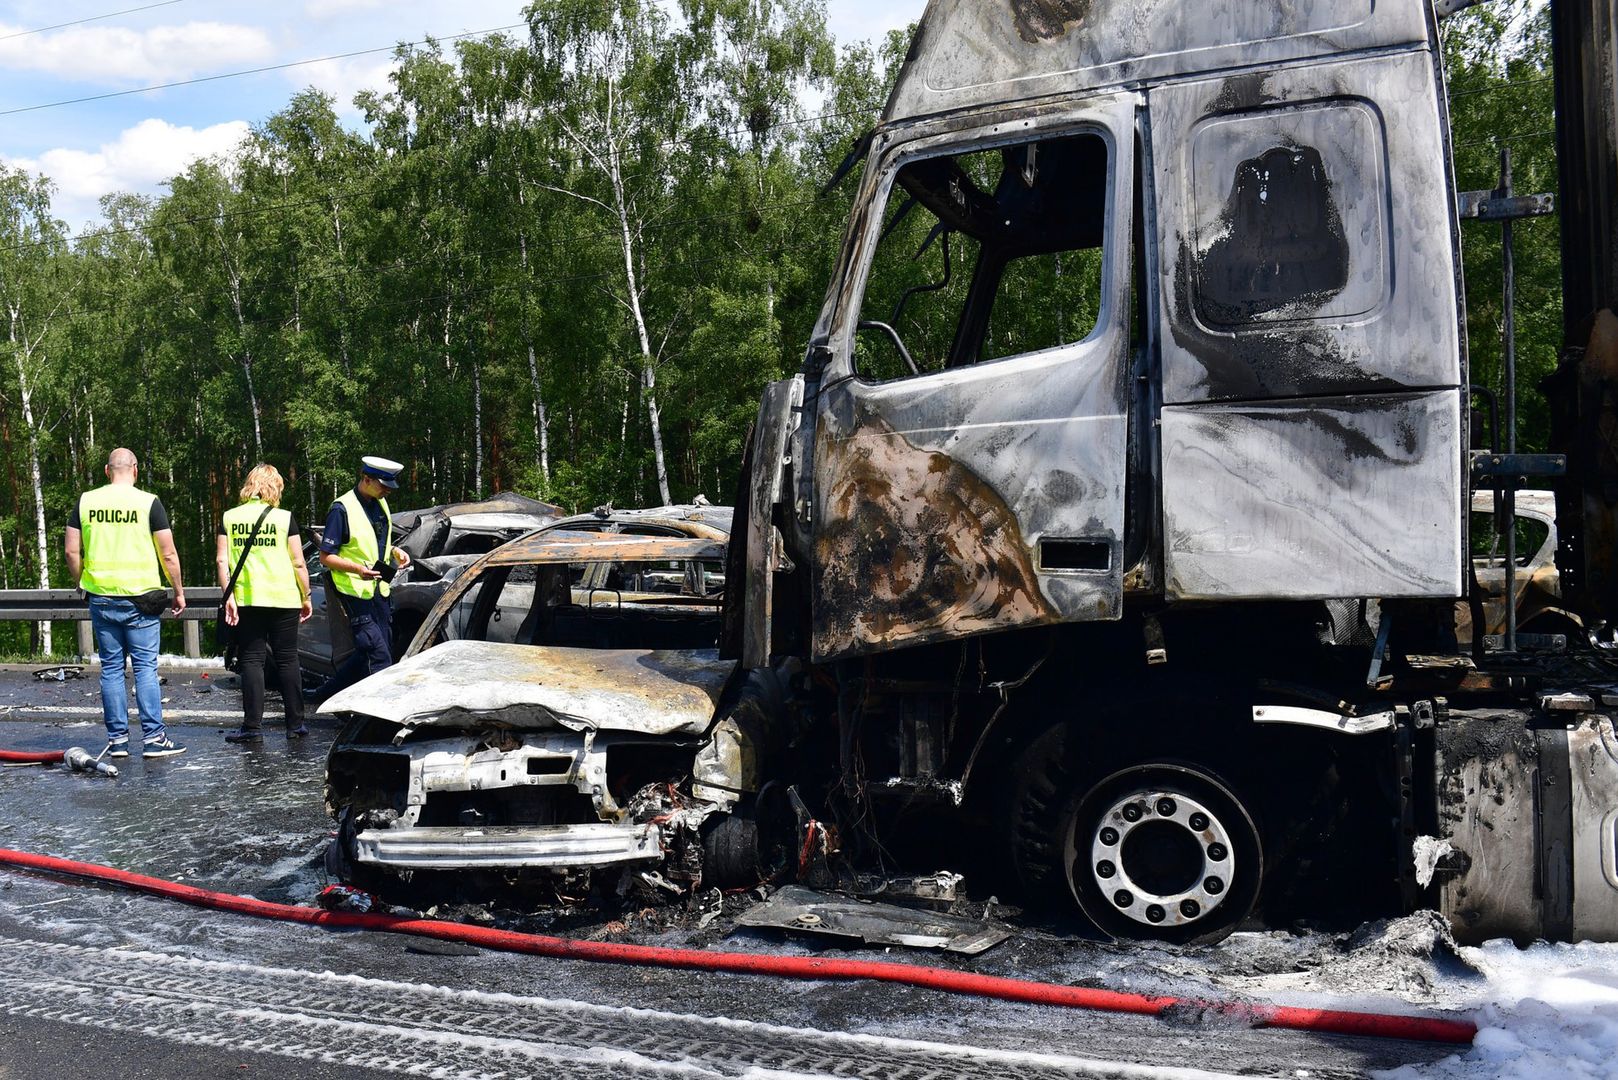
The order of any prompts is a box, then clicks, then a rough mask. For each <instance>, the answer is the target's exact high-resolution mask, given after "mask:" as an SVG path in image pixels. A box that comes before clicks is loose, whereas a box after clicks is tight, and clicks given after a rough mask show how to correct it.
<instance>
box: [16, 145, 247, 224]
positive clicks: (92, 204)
mask: <svg viewBox="0 0 1618 1080" xmlns="http://www.w3.org/2000/svg"><path fill="white" fill-rule="evenodd" d="M248 130H249V129H248V125H247V122H246V121H245V120H232V121H229V122H228V123H223V124H215V125H213V126H212V127H205V128H200V129H199V128H191V127H179V126H176V125H174V124H170V123H169V122H168V121H166V120H158V119H150V120H142V121H141V122H140V123H138V124H136V125H135V126H134V127H132V128H128V129H127V130H125V131H123V132H122V133H120V134H119V136H118V138H117V140H116V141H114V142H110V143H104V144H102V146H101V147H100V149H98V150H93V151H90V150H72V149H67V148H57V149H52V150H47V151H45V152H44V153H42V154H40V155H39V156H38V157H37V158H25V159H17V160H14V161H13V162H12V163H11V164H13V165H14V166H16V167H18V168H22V169H26V170H28V171H29V172H39V173H44V174H45V175H46V176H48V177H50V178H51V179H52V180H53V181H55V182H56V187H57V196H56V202H55V211H56V216H57V217H59V218H62V219H63V220H64V221H66V222H67V223H68V224H69V226H71V227H74V228H77V227H78V226H79V225H81V224H82V223H83V222H85V221H87V220H90V219H92V218H95V217H97V216H98V214H99V207H98V206H97V203H98V201H99V200H100V198H101V196H103V195H106V194H109V193H111V192H114V191H136V192H142V193H147V194H151V193H154V192H156V191H157V189H158V187H159V186H160V185H161V184H162V183H163V181H165V180H168V179H169V178H170V177H173V176H174V175H176V174H178V173H181V172H184V171H185V169H186V167H187V166H189V165H190V164H191V162H193V161H195V160H196V159H197V158H203V157H225V158H229V157H231V156H233V155H234V154H235V152H236V150H237V148H238V147H239V146H240V145H241V142H242V140H243V139H244V138H245V137H246V136H247V134H248Z"/></svg>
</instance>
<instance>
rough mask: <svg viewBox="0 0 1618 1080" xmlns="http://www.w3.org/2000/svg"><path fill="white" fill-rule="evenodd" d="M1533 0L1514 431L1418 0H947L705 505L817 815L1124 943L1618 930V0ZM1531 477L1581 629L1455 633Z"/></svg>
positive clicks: (1426, 19)
mask: <svg viewBox="0 0 1618 1080" xmlns="http://www.w3.org/2000/svg"><path fill="white" fill-rule="evenodd" d="M1556 3H1557V4H1558V5H1560V6H1559V7H1558V8H1557V10H1556V12H1555V16H1554V17H1555V19H1556V21H1557V35H1558V42H1557V47H1558V82H1559V85H1558V95H1559V102H1560V106H1561V107H1560V109H1559V113H1560V124H1559V126H1560V127H1561V129H1562V130H1561V136H1562V147H1561V150H1562V159H1563V172H1564V176H1563V191H1562V193H1561V195H1562V202H1563V206H1564V228H1565V230H1566V232H1567V234H1568V243H1569V245H1570V253H1569V258H1568V268H1569V269H1568V273H1569V275H1570V278H1577V279H1578V287H1577V291H1576V289H1575V287H1574V286H1573V285H1571V284H1570V286H1569V289H1568V303H1569V312H1568V315H1569V326H1570V333H1569V338H1568V349H1567V352H1566V356H1565V359H1564V371H1563V373H1562V374H1561V375H1560V376H1559V382H1558V389H1556V390H1555V391H1554V395H1555V398H1556V401H1555V408H1556V411H1557V414H1558V432H1559V434H1558V438H1559V439H1561V440H1562V441H1563V442H1564V443H1565V444H1566V445H1565V446H1564V447H1559V448H1558V449H1563V450H1565V451H1566V453H1565V454H1562V455H1524V454H1517V453H1515V452H1514V451H1515V449H1516V447H1515V442H1514V437H1513V436H1512V433H1511V432H1510V431H1501V430H1480V428H1482V427H1485V426H1486V425H1478V424H1475V423H1474V420H1473V409H1472V405H1471V400H1472V397H1473V391H1472V388H1471V387H1470V385H1469V378H1468V368H1467V352H1466V347H1467V342H1466V332H1465V319H1464V303H1463V282H1462V280H1461V269H1460V267H1461V260H1460V245H1461V226H1460V221H1461V217H1462V215H1463V213H1466V214H1471V215H1473V216H1477V215H1479V214H1482V215H1483V216H1489V215H1490V213H1491V212H1492V213H1493V214H1494V216H1496V217H1498V218H1507V217H1509V216H1510V215H1511V213H1512V209H1513V200H1510V199H1504V198H1500V199H1491V198H1481V199H1479V198H1474V199H1470V200H1462V199H1461V198H1460V197H1459V196H1458V194H1457V191H1456V184H1455V177H1454V173H1453V169H1452V162H1451V153H1450V139H1449V129H1448V117H1447V104H1446V93H1445V88H1444V74H1443V69H1442V65H1441V57H1440V48H1439V37H1438V32H1439V31H1438V16H1437V15H1436V14H1435V12H1434V10H1433V7H1432V5H1431V3H1430V0H1377V2H1373V0H1341V2H1332V3H1315V2H1307V0H1300V2H1298V3H1270V2H1259V0H1207V2H1205V3H1200V4H1169V3H1163V2H1161V0H931V3H930V4H929V6H928V8H927V11H926V14H925V16H924V17H923V19H922V20H921V22H920V24H919V28H918V31H917V33H916V36H915V39H914V42H913V44H912V46H911V48H910V51H909V54H908V55H907V57H906V59H905V62H904V65H903V68H902V71H901V73H900V75H899V78H898V82H897V84H896V87H895V89H894V90H893V92H892V96H891V98H890V100H889V103H888V106H887V108H886V111H885V113H884V115H883V117H882V119H881V122H880V123H879V125H878V126H877V127H876V128H875V129H874V131H873V132H872V133H871V134H870V136H869V137H868V138H867V139H865V140H862V142H861V144H860V146H859V148H858V153H860V154H862V155H864V156H866V157H867V159H868V163H867V165H866V167H865V170H864V173H863V178H862V179H861V180H859V182H858V189H857V193H856V195H855V197H854V206H853V212H852V217H851V220H850V223H849V226H848V230H847V235H846V239H845V243H844V244H843V247H842V251H841V256H840V258H839V261H838V262H837V264H836V267H835V271H834V274H833V277H832V280H831V283H830V286H829V288H828V290H827V294H826V299H825V303H824V306H823V308H822V311H821V314H820V316H819V319H818V321H817V324H816V326H815V328H814V332H813V337H812V340H811V341H810V343H809V345H808V349H807V353H806V356H805V360H804V363H803V368H802V371H801V373H800V374H798V375H796V376H795V377H793V378H791V379H787V380H784V381H781V382H778V383H775V384H773V385H771V386H770V387H769V388H768V389H767V391H766V393H765V396H764V400H763V402H762V405H761V408H760V412H759V416H758V420H757V423H756V425H755V428H754V432H753V435H752V437H751V440H750V443H749V448H748V452H747V459H746V462H745V466H744V481H743V494H742V497H741V498H740V499H739V500H738V509H737V513H738V521H737V529H736V532H735V534H734V541H733V543H732V545H731V566H730V572H729V580H730V582H731V587H730V590H729V593H728V596H727V613H726V615H727V622H726V635H725V647H726V648H727V649H728V650H729V652H730V654H731V655H733V656H735V657H736V658H739V659H740V660H741V662H742V667H743V668H754V669H764V668H770V667H773V668H774V669H776V670H782V668H783V666H786V667H790V668H791V669H793V670H794V671H796V673H797V674H796V676H795V679H794V683H793V685H794V686H795V688H796V694H795V696H794V698H793V704H792V706H791V709H792V710H794V712H793V715H792V716H791V717H788V716H786V715H784V714H782V715H776V716H770V717H757V718H755V722H757V723H762V724H766V725H769V726H770V727H771V729H772V730H774V731H777V732H778V731H780V730H782V729H787V730H791V731H794V732H797V735H796V736H795V742H794V745H793V755H794V756H793V760H794V761H795V762H796V763H797V765H796V770H797V773H798V776H799V777H800V778H806V777H815V776H820V777H824V778H827V779H824V780H823V781H821V782H818V783H817V782H815V781H814V780H800V783H799V784H798V786H797V788H796V789H795V791H796V792H797V796H798V797H797V798H795V802H796V803H797V805H798V806H799V808H800V809H799V814H800V817H801V816H802V814H803V813H804V812H805V810H804V808H807V810H808V812H809V813H810V814H811V815H812V816H813V817H814V818H815V824H816V825H818V826H819V831H818V833H817V832H816V831H815V830H814V829H813V828H811V830H810V832H809V834H808V835H809V840H810V841H813V842H814V843H817V844H819V845H821V846H822V847H825V846H828V845H835V846H837V847H838V848H840V849H842V850H844V851H846V852H849V853H851V854H853V855H856V856H858V855H861V854H863V855H868V856H871V857H873V858H876V859H879V860H883V861H885V862H891V860H895V859H897V860H903V859H905V858H907V857H908V858H911V859H920V860H926V859H934V860H937V861H939V862H946V861H949V860H954V861H955V862H967V863H971V864H972V866H973V867H974V868H975V869H977V870H979V871H980V872H983V873H985V874H986V875H987V876H986V877H985V878H982V879H981V880H983V881H986V882H988V883H989V884H988V886H987V891H997V892H1001V893H1002V894H1004V891H1005V886H1004V885H1003V884H1001V883H1002V882H1005V881H1014V882H1015V883H1016V886H1017V890H1018V893H1019V895H1020V896H1022V897H1023V898H1024V899H1025V900H1027V901H1030V902H1035V901H1038V902H1045V903H1048V904H1052V905H1055V906H1056V907H1058V908H1062V907H1067V908H1077V909H1078V910H1079V911H1081V912H1082V913H1083V915H1084V916H1086V917H1087V918H1088V919H1090V920H1091V921H1093V922H1094V924H1095V925H1096V926H1098V927H1099V928H1100V929H1102V930H1103V931H1105V932H1107V933H1109V934H1111V935H1114V936H1117V937H1123V938H1150V939H1160V940H1167V941H1173V942H1191V941H1210V940H1217V939H1218V938H1219V937H1221V936H1223V935H1225V934H1227V933H1229V932H1230V931H1231V930H1232V929H1234V928H1235V927H1236V926H1238V925H1240V924H1242V923H1243V922H1244V921H1247V920H1249V919H1252V918H1259V917H1261V918H1263V919H1265V920H1267V921H1268V922H1270V923H1271V924H1282V925H1284V924H1287V923H1289V922H1292V921H1296V920H1299V919H1323V918H1330V917H1332V916H1338V915H1340V916H1342V917H1345V918H1363V917H1366V916H1369V915H1377V914H1393V913H1397V912H1402V911H1408V910H1413V909H1416V908H1419V907H1421V906H1437V907H1438V908H1439V909H1440V910H1442V911H1443V912H1444V914H1445V915H1446V916H1447V917H1448V918H1449V919H1450V921H1451V922H1452V924H1453V925H1454V927H1455V930H1456V932H1457V935H1458V936H1460V937H1461V938H1462V939H1464V940H1480V939H1483V938H1487V937H1495V936H1501V935H1505V936H1511V937H1516V938H1519V939H1528V938H1534V937H1539V936H1545V937H1553V938H1605V939H1613V938H1618V736H1615V732H1614V724H1613V716H1614V715H1618V664H1614V662H1613V656H1614V654H1613V653H1612V652H1609V651H1607V649H1605V648H1604V647H1603V646H1602V643H1601V641H1600V640H1598V637H1599V632H1600V631H1601V629H1602V626H1603V624H1604V623H1605V622H1606V620H1608V619H1609V618H1610V617H1611V614H1612V612H1613V611H1614V609H1615V606H1618V605H1615V604H1614V598H1613V593H1614V591H1615V590H1618V572H1615V573H1611V574H1608V573H1605V572H1604V571H1605V568H1606V567H1608V566H1609V565H1611V564H1612V562H1613V560H1614V558H1618V555H1615V552H1618V537H1615V522H1618V517H1615V514H1614V504H1615V502H1618V499H1615V497H1614V496H1615V495H1618V482H1615V481H1618V467H1615V464H1614V459H1613V453H1614V450H1613V446H1612V444H1611V443H1610V442H1609V438H1610V436H1609V435H1606V434H1604V433H1607V432H1609V431H1610V430H1611V429H1612V428H1613V427H1618V425H1614V424H1613V423H1612V420H1613V417H1614V413H1613V408H1614V406H1613V403H1612V401H1611V400H1610V399H1611V398H1612V395H1611V394H1609V393H1608V388H1609V387H1610V386H1612V385H1613V382H1612V380H1613V375H1612V374H1610V372H1613V371H1614V370H1615V365H1618V334H1614V333H1613V328H1614V327H1615V326H1618V322H1615V320H1614V318H1613V316H1612V314H1611V312H1610V311H1607V310H1606V309H1607V308H1608V307H1609V305H1611V303H1612V302H1613V299H1614V295H1615V291H1614V289H1613V274H1612V265H1613V259H1614V251H1615V250H1618V241H1615V238H1614V235H1613V227H1614V223H1613V220H1612V219H1613V196H1614V187H1613V180H1612V178H1613V173H1614V168H1615V167H1614V161H1613V153H1614V142H1613V137H1612V131H1613V121H1614V115H1615V112H1618V109H1615V103H1614V100H1613V94H1614V81H1613V67H1614V64H1613V49H1614V42H1613V22H1612V2H1611V0H1556ZM1451 6H1459V5H1453V4H1452V5H1451ZM1541 209H1543V206H1541ZM1575 256H1576V257H1575ZM1575 264H1576V265H1575ZM876 267H884V268H887V267H903V268H908V269H907V270H905V271H904V272H882V273H878V272H876V271H875V270H874V269H873V268H876ZM907 273H908V275H909V276H908V277H907V276H906V274H907ZM895 282H898V284H894V283H895ZM1030 297H1034V298H1036V300H1035V302H1032V303H1031V302H1030V299H1029V298H1030ZM1598 311H1602V312H1604V313H1603V314H1601V315H1600V316H1599V317H1597V316H1596V315H1595V313H1596V312H1598ZM940 327H942V328H943V329H942V331H941V330H940ZM1507 404H1508V405H1509V404H1510V403H1509V402H1508V403H1507ZM1507 413H1508V415H1510V414H1511V410H1510V409H1509V408H1508V409H1507ZM1535 478H1544V480H1545V482H1553V483H1556V484H1559V485H1560V487H1559V488H1558V503H1559V506H1560V507H1561V516H1562V518H1563V519H1564V520H1563V529H1562V535H1561V549H1560V551H1559V560H1560V561H1561V564H1562V577H1563V580H1564V582H1565V583H1566V585H1567V588H1568V592H1569V595H1570V597H1571V598H1572V600H1573V601H1574V602H1576V603H1578V604H1579V608H1578V611H1579V613H1580V615H1581V616H1582V617H1583V619H1584V624H1583V625H1582V626H1581V625H1579V624H1578V623H1577V622H1576V621H1574V622H1571V623H1568V622H1564V623H1563V624H1560V625H1558V626H1556V627H1549V628H1535V627H1531V626H1530V627H1523V628H1520V630H1519V628H1516V627H1515V626H1513V627H1511V628H1510V630H1509V632H1508V633H1507V634H1506V635H1504V636H1503V639H1490V638H1489V637H1487V636H1486V635H1485V634H1483V633H1482V632H1481V630H1480V631H1479V632H1478V633H1476V634H1473V635H1472V637H1473V639H1474V640H1473V641H1472V642H1471V643H1470V644H1469V645H1468V646H1466V647H1464V648H1463V647H1462V646H1460V645H1458V644H1457V637H1456V633H1455V626H1456V616H1457V609H1458V608H1459V609H1460V610H1461V611H1463V612H1470V613H1473V614H1476V613H1478V612H1479V611H1480V597H1479V595H1478V589H1477V588H1476V580H1477V575H1476V568H1475V566H1474V562H1473V556H1472V552H1471V550H1470V548H1469V521H1468V518H1469V514H1470V511H1471V509H1472V507H1473V499H1474V495H1475V494H1476V493H1478V492H1491V491H1499V492H1501V495H1500V496H1499V499H1500V501H1501V502H1502V503H1504V504H1506V505H1505V510H1506V512H1507V513H1509V503H1510V501H1511V493H1512V491H1513V490H1514V489H1515V488H1516V487H1518V486H1523V485H1525V484H1527V483H1533V482H1535ZM1502 520H1507V521H1509V518H1503V519H1502ZM1504 532H1505V534H1506V537H1505V542H1506V544H1507V545H1508V553H1507V557H1506V559H1505V563H1506V566H1507V567H1512V566H1514V565H1515V553H1514V552H1512V551H1510V550H1509V549H1510V547H1511V545H1512V544H1513V543H1514V537H1515V529H1514V528H1513V527H1511V526H1510V525H1507V526H1506V527H1505V529H1504ZM1510 572H1511V571H1510V570H1509V569H1508V570H1507V574H1508V576H1509V574H1510ZM1508 589H1509V586H1508ZM1507 606H1508V607H1509V606H1510V605H1509V604H1508V605H1507ZM1477 623H1478V625H1480V626H1481V619H1479V620H1477ZM1536 629H1546V630H1551V631H1559V632H1542V633H1535V630H1536ZM1530 645H1532V646H1534V648H1532V649H1531V648H1529V646H1530ZM746 726H747V725H746V724H743V725H741V729H742V730H743V731H744V732H745V729H746ZM767 787H768V785H766V788H767ZM769 794H770V793H769V792H768V790H766V791H763V792H761V793H760V796H759V799H758V800H757V802H756V803H755V804H750V805H753V806H754V809H753V810H752V812H753V813H755V814H757V815H759V816H760V817H763V816H765V815H766V814H770V813H775V812H776V811H772V809H771V805H772V804H779V803H780V800H778V799H772V798H769V797H767V796H768V795H769ZM742 812H743V813H746V812H748V806H747V805H744V806H743V807H742ZM919 821H925V822H928V823H929V824H928V825H927V826H926V827H916V823H917V822H919ZM822 822H823V823H822ZM940 837H947V838H948V839H947V840H946V841H945V842H944V843H942V844H940V843H938V842H937V841H938V839H939V838H940ZM828 838H830V839H828ZM800 839H802V837H800ZM805 850H807V847H806V848H805ZM927 868H928V869H933V868H935V867H932V866H929V867H927Z"/></svg>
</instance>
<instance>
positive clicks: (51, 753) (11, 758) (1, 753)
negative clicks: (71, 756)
mask: <svg viewBox="0 0 1618 1080" xmlns="http://www.w3.org/2000/svg"><path fill="white" fill-rule="evenodd" d="M66 756H67V751H65V750H40V751H38V752H34V751H31V750H0V761H4V762H7V763H9V764H12V765H55V764H58V763H59V762H60V761H61V760H62V759H63V758H64V757H66Z"/></svg>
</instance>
